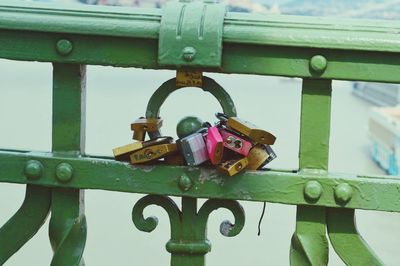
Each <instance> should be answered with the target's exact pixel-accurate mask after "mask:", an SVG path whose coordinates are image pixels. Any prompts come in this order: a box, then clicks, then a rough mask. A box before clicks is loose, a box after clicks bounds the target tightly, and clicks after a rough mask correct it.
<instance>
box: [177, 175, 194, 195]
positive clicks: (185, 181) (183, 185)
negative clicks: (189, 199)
mask: <svg viewBox="0 0 400 266" xmlns="http://www.w3.org/2000/svg"><path fill="white" fill-rule="evenodd" d="M178 184H179V187H180V189H181V190H182V191H188V190H189V189H190V188H191V187H192V185H193V183H192V179H190V177H188V176H187V175H186V174H183V175H181V176H180V177H179V183H178Z"/></svg>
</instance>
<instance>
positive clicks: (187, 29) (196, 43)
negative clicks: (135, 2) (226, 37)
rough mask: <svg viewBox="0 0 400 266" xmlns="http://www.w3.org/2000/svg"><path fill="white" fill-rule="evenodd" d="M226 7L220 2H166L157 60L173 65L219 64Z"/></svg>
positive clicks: (202, 65) (208, 65)
mask: <svg viewBox="0 0 400 266" xmlns="http://www.w3.org/2000/svg"><path fill="white" fill-rule="evenodd" d="M225 13H226V7H225V5H224V4H219V3H208V4H206V3H203V2H200V1H196V2H187V3H185V2H174V1H172V2H168V3H166V5H165V7H164V10H163V15H162V18H161V27H160V33H159V44H158V63H159V64H160V65H161V66H163V65H164V66H174V67H178V68H179V67H201V68H205V67H221V57H222V31H223V25H224V18H225Z"/></svg>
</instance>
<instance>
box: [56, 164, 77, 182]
mask: <svg viewBox="0 0 400 266" xmlns="http://www.w3.org/2000/svg"><path fill="white" fill-rule="evenodd" d="M73 175H74V169H73V168H72V166H71V165H70V164H68V163H60V164H59V165H58V166H57V169H56V177H57V179H58V181H60V182H68V181H70V180H71V179H72V176H73Z"/></svg>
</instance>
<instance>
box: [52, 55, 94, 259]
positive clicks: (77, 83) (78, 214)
mask: <svg viewBox="0 0 400 266" xmlns="http://www.w3.org/2000/svg"><path fill="white" fill-rule="evenodd" d="M85 71H86V67H85V66H82V65H77V64H56V63H55V64H53V126H52V128H53V132H52V137H53V139H52V151H53V153H63V154H65V155H66V156H79V155H80V154H81V153H82V152H83V150H84V139H85V135H84V132H85V130H84V128H82V127H83V126H84V125H85V116H84V115H85V111H84V106H85V100H86V99H85V98H84V96H85V88H86V86H85V81H86V76H85ZM55 176H56V179H57V180H58V181H59V182H60V183H68V182H69V181H70V180H71V179H72V178H73V176H74V168H73V165H70V164H67V163H60V164H59V165H58V166H57V167H56V169H55ZM49 237H50V242H51V244H52V248H53V251H54V256H53V260H52V263H51V265H57V266H64V265H65V266H69V265H84V262H83V259H82V255H83V251H84V247H85V242H86V219H85V215H84V191H83V190H79V189H63V188H54V189H53V191H52V206H51V219H50V227H49Z"/></svg>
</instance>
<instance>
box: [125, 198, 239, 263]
mask: <svg viewBox="0 0 400 266" xmlns="http://www.w3.org/2000/svg"><path fill="white" fill-rule="evenodd" d="M153 204H154V205H158V206H160V207H162V208H163V209H164V210H165V211H166V212H167V213H168V216H169V220H170V225H171V239H170V240H169V241H168V243H167V244H166V248H167V251H168V252H170V253H171V254H172V255H171V265H193V266H202V265H204V264H205V255H206V254H207V253H208V252H210V251H211V244H210V242H209V241H208V240H207V221H208V217H209V215H210V213H211V212H212V211H214V210H217V209H218V208H226V209H228V210H230V211H231V212H232V214H233V215H234V217H235V223H234V224H232V223H231V222H229V221H224V222H222V223H221V226H220V232H221V234H222V235H224V236H228V237H232V236H236V235H237V234H239V233H240V231H241V230H242V228H243V226H244V222H245V214H244V210H243V208H242V206H241V205H240V204H239V203H238V202H237V201H232V200H218V199H210V200H208V201H206V202H205V203H204V204H203V206H202V207H201V208H200V209H199V211H197V199H196V198H189V197H182V211H180V210H179V208H178V206H177V205H176V203H175V202H174V201H173V200H171V199H170V198H168V197H165V196H157V195H147V196H145V197H143V198H142V199H140V200H139V201H138V202H137V203H136V204H135V206H134V208H133V210H132V221H133V223H134V224H135V226H136V227H137V228H138V229H139V230H141V231H144V232H151V231H153V230H154V229H155V228H156V226H157V223H158V219H157V218H156V217H153V216H151V217H148V218H146V219H145V218H144V217H143V210H144V209H145V208H146V207H147V206H149V205H153Z"/></svg>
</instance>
